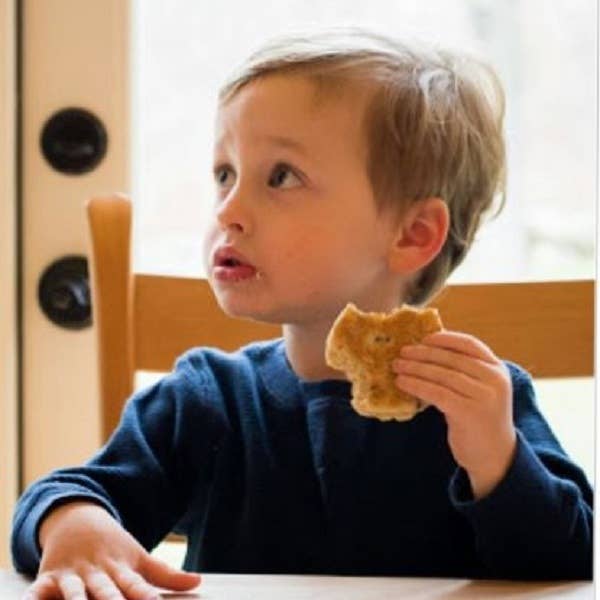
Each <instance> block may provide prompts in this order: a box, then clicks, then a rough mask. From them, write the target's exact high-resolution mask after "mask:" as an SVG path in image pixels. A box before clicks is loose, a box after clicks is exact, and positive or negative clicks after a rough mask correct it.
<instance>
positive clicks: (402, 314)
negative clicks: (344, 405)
mask: <svg viewBox="0 0 600 600" xmlns="http://www.w3.org/2000/svg"><path fill="white" fill-rule="evenodd" d="M441 329H442V321H441V320H440V316H439V314H438V311H437V309H434V308H425V309H417V308H412V307H409V306H403V307H402V308H397V309H395V310H394V311H392V312H391V313H389V314H386V313H365V312H362V311H360V310H358V309H357V308H356V306H355V305H354V304H348V305H347V306H346V308H344V310H342V312H341V313H340V314H339V315H338V317H337V319H336V320H335V323H334V324H333V326H332V328H331V331H330V332H329V335H328V336H327V341H326V344H325V360H326V362H327V364H328V365H329V366H330V367H332V368H334V369H338V370H340V371H345V373H346V375H347V376H348V378H349V379H350V380H351V382H352V406H353V407H354V409H355V410H356V412H357V413H359V414H361V415H363V416H365V417H376V418H377V419H380V420H381V421H389V420H391V419H395V420H397V421H407V420H409V419H412V418H413V417H414V416H415V414H417V413H418V412H419V411H421V410H423V409H424V408H426V407H425V406H424V405H423V403H422V402H421V401H420V400H419V399H418V398H415V397H414V396H411V395H409V394H407V393H405V392H402V391H400V390H399V389H398V388H397V387H396V384H395V378H396V374H395V373H394V371H393V370H392V361H393V360H394V359H395V358H398V357H399V356H400V348H402V346H405V345H407V344H415V343H418V342H420V341H421V339H423V338H424V337H425V336H426V335H428V334H430V333H434V332H436V331H440V330H441Z"/></svg>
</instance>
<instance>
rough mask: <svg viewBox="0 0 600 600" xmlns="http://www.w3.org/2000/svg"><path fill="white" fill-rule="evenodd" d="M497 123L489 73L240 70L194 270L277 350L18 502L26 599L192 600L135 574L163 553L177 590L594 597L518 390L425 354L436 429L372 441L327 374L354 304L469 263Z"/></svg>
mask: <svg viewBox="0 0 600 600" xmlns="http://www.w3.org/2000/svg"><path fill="white" fill-rule="evenodd" d="M503 111H504V107H503V94H502V90H501V88H500V86H499V84H498V82H497V79H496V78H495V76H494V74H493V72H492V71H491V70H490V69H489V68H488V67H486V66H484V65H483V64H481V63H479V62H477V61H475V60H471V59H468V58H466V57H462V56H455V55H453V54H451V53H448V52H444V51H438V50H435V49H430V48H421V47H416V46H411V45H404V44H402V43H399V42H396V41H392V40H388V39H386V38H383V37H381V36H377V35H374V34H369V33H367V32H361V31H358V30H345V31H334V32H329V33H322V34H316V35H313V36H312V37H309V38H307V39H305V40H302V39H295V38H287V39H285V40H282V41H280V42H274V43H272V44H270V45H268V46H266V47H265V48H263V50H262V51H261V52H259V53H257V54H255V55H254V56H252V57H251V58H250V60H249V61H248V62H247V63H246V64H245V65H244V66H243V68H242V70H241V71H240V72H239V73H238V74H237V75H236V76H235V77H234V78H233V79H232V80H231V81H230V82H229V83H228V84H227V85H226V86H225V87H224V89H223V90H222V92H221V94H220V98H219V107H218V117H217V122H216V133H217V135H216V145H215V163H214V175H215V182H216V203H215V207H214V220H213V223H212V225H211V228H210V232H209V234H208V235H207V239H206V244H205V259H206V266H207V272H208V274H209V280H210V283H211V285H212V288H213V290H214V293H215V295H216V297H217V299H218V301H219V303H220V305H221V307H222V308H223V310H224V311H225V312H227V313H228V314H230V315H234V316H237V317H242V318H250V319H257V320H261V321H268V322H273V323H281V324H282V325H283V339H282V340H272V341H267V342H261V343H256V344H252V345H250V346H247V347H245V348H242V349H241V350H239V351H238V352H236V353H233V354H226V353H223V352H220V351H218V350H216V349H211V348H195V349H192V350H190V351H189V352H187V353H186V354H185V355H183V356H182V357H181V358H180V359H179V360H178V361H177V363H176V365H175V369H174V371H173V372H172V373H171V374H169V375H167V376H166V377H165V378H164V379H162V380H161V381H160V382H159V383H157V384H155V385H153V386H152V387H150V388H149V389H145V390H142V391H139V392H137V393H136V394H134V396H133V397H132V398H131V399H130V400H129V402H128V403H127V406H126V408H125V410H124V413H123V417H122V421H121V423H120V425H119V427H118V429H117V431H116V432H115V433H114V435H113V436H112V438H111V439H110V441H109V442H108V443H107V445H106V446H105V447H104V448H102V449H101V450H100V451H99V453H98V454H97V455H96V456H94V457H93V458H92V459H91V460H90V461H89V462H88V463H87V464H85V465H84V466H82V467H79V468H71V469H62V470H59V471H56V472H54V473H52V474H50V475H49V476H47V477H45V478H43V479H41V480H40V481H38V482H36V483H34V484H33V485H32V486H31V487H30V488H29V489H28V490H27V491H26V493H25V494H24V495H23V497H22V498H21V499H20V501H19V505H18V507H17V510H16V514H15V520H14V531H13V538H12V549H13V556H14V563H15V566H16V568H17V569H19V570H20V571H23V572H25V573H29V574H36V573H37V579H36V581H35V582H34V583H33V585H32V586H31V588H30V592H31V594H32V597H36V598H49V597H54V596H55V595H59V596H60V595H61V594H62V595H63V596H64V597H65V598H81V597H84V594H85V591H87V592H88V593H90V594H95V597H97V598H105V597H111V598H112V597H125V598H133V599H142V598H144V599H147V598H149V597H153V594H154V593H155V592H154V591H153V585H157V586H162V587H165V588H169V589H174V590H185V589H189V588H191V587H194V586H195V585H197V584H198V582H199V575H197V574H194V573H186V572H182V571H176V570H174V569H171V568H169V567H167V566H165V565H164V564H162V563H160V562H158V561H157V560H156V559H154V558H153V557H151V556H150V555H149V554H148V553H147V552H148V551H149V550H150V549H151V548H152V547H154V546H155V545H156V544H157V543H158V542H159V541H160V540H161V539H162V538H163V537H164V536H165V535H166V534H167V533H168V532H170V531H172V530H177V531H179V532H181V533H184V534H185V535H187V536H188V542H189V544H188V552H187V556H186V559H185V564H184V568H185V569H186V570H187V571H197V570H200V571H225V572H239V573H241V572H245V573H259V572H263V573H267V572H268V573H334V574H356V575H410V576H445V577H454V576H455V577H493V578H535V579H539V578H569V579H572V578H589V577H591V573H592V567H591V556H592V518H593V517H592V491H591V489H590V486H589V484H588V482H587V480H586V478H585V476H584V475H583V473H582V471H581V470H580V469H579V468H578V467H577V466H575V465H574V464H573V463H572V462H571V461H570V460H569V458H568V457H567V456H566V455H565V453H564V451H563V450H562V448H561V447H560V445H559V443H558V442H557V440H556V439H555V437H554V435H553V433H552V432H551V430H550V428H549V427H548V425H547V424H546V422H545V421H544V418H543V417H542V415H541V414H540V412H539V410H538V408H537V406H536V403H535V398H534V392H533V388H532V383H531V379H530V377H529V375H528V374H527V373H525V372H524V371H523V370H522V369H520V368H519V367H518V366H516V365H514V364H512V363H506V362H503V361H501V360H500V359H499V358H497V357H496V356H495V355H494V353H493V351H492V350H491V349H489V348H488V347H487V346H486V345H485V344H484V343H482V342H481V341H479V340H477V339H474V338H473V337H471V336H469V335H466V334H463V333H459V332H453V331H442V332H439V333H436V334H433V335H431V336H429V337H428V338H426V339H425V340H424V341H423V343H421V344H419V345H416V346H414V347H409V348H407V349H406V350H405V351H403V352H402V355H401V356H399V357H398V360H397V361H395V362H394V364H393V365H390V368H393V369H394V370H395V371H396V372H397V373H398V379H397V384H398V386H399V387H400V388H401V389H403V390H405V391H408V392H410V393H412V394H414V395H416V396H418V397H420V398H421V399H423V400H424V401H425V402H426V403H428V404H430V405H431V407H430V408H429V409H427V410H425V411H424V412H422V413H420V414H418V415H417V416H415V417H414V419H412V420H410V421H408V422H402V423H400V422H381V421H378V420H376V419H370V418H364V417H361V416H359V415H358V414H357V413H356V412H354V410H353V409H352V407H351V406H350V383H349V382H348V381H347V380H345V379H344V376H343V374H342V373H340V372H337V371H334V370H332V369H331V368H329V367H328V366H327V365H326V364H325V360H324V343H325V339H326V336H327V333H328V331H329V329H330V327H331V325H332V323H333V321H334V319H335V317H336V316H337V314H338V313H339V311H340V310H341V309H342V308H343V307H344V306H345V305H346V303H347V302H354V303H355V304H356V305H357V306H358V307H359V308H361V309H362V310H366V311H381V312H383V311H390V310H392V309H393V308H394V307H396V306H398V305H399V304H401V303H402V302H406V303H411V304H422V303H424V302H425V301H426V300H427V299H428V298H430V297H431V295H432V294H433V292H434V291H436V290H437V289H439V288H440V286H442V285H443V283H444V281H445V279H446V278H447V276H448V274H449V273H450V272H451V271H452V270H453V269H454V267H456V265H457V264H459V263H460V261H461V260H462V259H463V257H464V255H465V253H466V251H467V250H468V248H469V246H470V244H471V242H472V240H473V236H474V234H475V231H476V230H477V227H478V225H479V222H480V217H481V215H482V214H483V213H484V212H485V211H487V210H488V209H489V208H490V207H491V206H492V204H493V199H494V198H495V196H496V194H497V192H498V191H501V190H502V188H503V184H504V164H505V163H504V160H505V157H504V141H503V133H502V121H503ZM442 318H443V315H442ZM84 590H85V591H84ZM111 593H112V594H114V596H111ZM118 594H121V595H118Z"/></svg>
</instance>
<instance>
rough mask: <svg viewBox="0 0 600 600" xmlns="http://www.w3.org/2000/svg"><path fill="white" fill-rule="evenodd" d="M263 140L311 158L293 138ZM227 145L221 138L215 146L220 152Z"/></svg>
mask: <svg viewBox="0 0 600 600" xmlns="http://www.w3.org/2000/svg"><path fill="white" fill-rule="evenodd" d="M262 139H264V140H265V141H267V142H270V143H272V144H274V145H276V146H280V147H282V148H289V149H291V150H295V151H296V152H298V153H299V154H302V155H304V156H306V157H308V156H309V152H308V149H307V147H306V146H305V145H304V144H302V143H301V142H299V141H298V140H295V139H293V138H289V137H285V136H283V135H265V136H262ZM226 145H227V142H226V141H225V140H224V139H223V138H221V139H220V140H218V141H217V143H216V145H215V149H216V150H220V149H221V148H223V146H226Z"/></svg>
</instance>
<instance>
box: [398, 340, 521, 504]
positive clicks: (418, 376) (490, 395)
mask: <svg viewBox="0 0 600 600" xmlns="http://www.w3.org/2000/svg"><path fill="white" fill-rule="evenodd" d="M392 368H393V369H394V371H395V372H396V373H397V374H398V376H397V379H396V384H397V386H398V387H399V388H400V389H401V390H403V391H405V392H408V393H409V394H412V395H414V396H417V397H418V398H420V399H421V400H423V401H425V402H427V403H428V404H431V405H433V406H435V407H436V408H437V409H438V410H440V411H441V412H442V413H443V414H444V416H445V417H446V423H447V425H448V443H449V445H450V449H451V451H452V454H453V455H454V458H455V460H456V462H457V463H458V464H459V465H460V466H461V467H463V468H464V469H465V471H466V472H467V474H468V476H469V480H470V483H471V488H472V490H473V495H474V497H475V498H476V499H478V498H482V497H483V496H485V495H487V494H488V493H489V492H491V491H492V489H493V488H494V487H495V486H496V485H497V484H498V483H499V482H500V480H501V479H502V478H503V477H504V475H505V474H506V472H507V470H508V468H509V466H510V464H511V462H512V459H513V456H514V452H515V448H516V432H515V428H514V425H513V418H512V384H511V379H510V374H509V372H508V368H507V367H506V365H505V364H504V363H503V362H502V361H501V360H500V359H499V358H498V357H496V355H495V354H494V353H493V352H492V351H491V350H490V349H489V348H488V347H487V346H486V345H485V344H484V343H483V342H482V341H481V340H478V339H477V338H475V337H473V336H471V335H467V334H465V333H459V332H455V331H446V330H444V331H439V332H437V333H433V334H430V335H428V336H427V337H425V338H423V340H422V341H421V343H419V344H416V345H412V346H405V347H404V348H402V350H401V352H400V357H398V359H397V360H395V361H394V362H393V365H392Z"/></svg>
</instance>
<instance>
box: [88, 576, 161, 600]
mask: <svg viewBox="0 0 600 600" xmlns="http://www.w3.org/2000/svg"><path fill="white" fill-rule="evenodd" d="M85 583H86V585H87V589H88V590H89V591H90V592H92V594H93V595H94V599H95V600H117V599H118V598H130V596H127V595H126V594H123V593H122V590H119V588H118V587H117V586H116V584H115V582H114V581H113V580H112V579H111V578H110V577H109V576H108V575H107V574H106V573H104V572H103V571H94V572H93V573H91V574H90V575H88V576H87V577H86V579H85ZM146 597H147V598H148V599H150V598H152V596H146ZM157 597H158V596H157ZM131 598H136V600H137V597H134V596H131Z"/></svg>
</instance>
